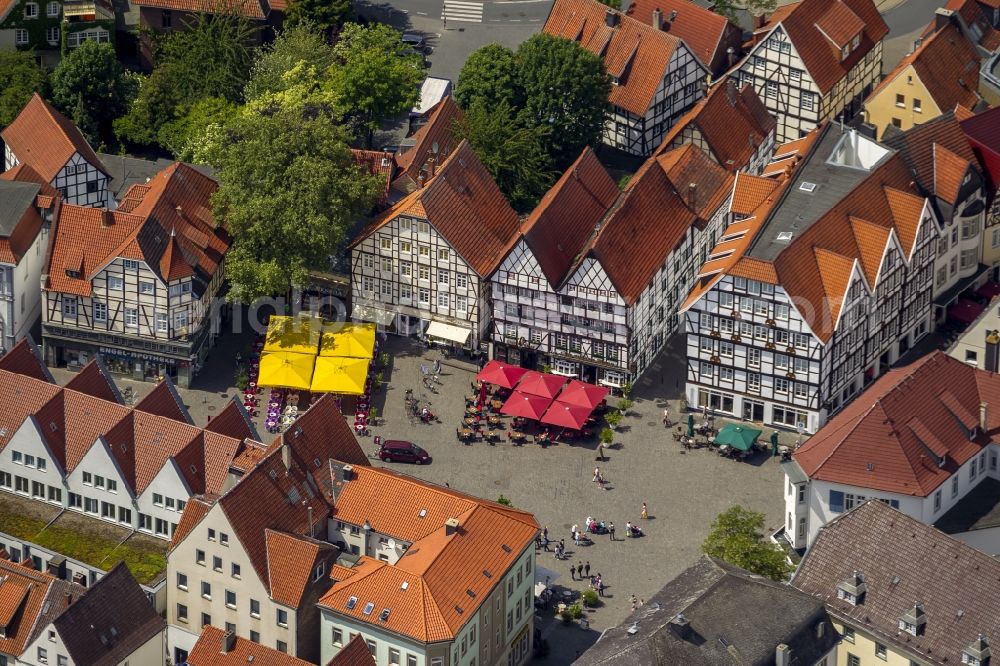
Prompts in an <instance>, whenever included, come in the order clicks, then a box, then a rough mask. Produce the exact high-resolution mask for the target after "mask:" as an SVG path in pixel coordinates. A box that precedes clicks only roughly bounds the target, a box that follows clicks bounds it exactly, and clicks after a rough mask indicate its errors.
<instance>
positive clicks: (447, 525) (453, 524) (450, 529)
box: [444, 518, 459, 536]
mask: <svg viewBox="0 0 1000 666" xmlns="http://www.w3.org/2000/svg"><path fill="white" fill-rule="evenodd" d="M458 526H459V523H458V518H449V519H448V520H446V521H444V535H445V536H451V535H452V534H455V533H456V532H458Z"/></svg>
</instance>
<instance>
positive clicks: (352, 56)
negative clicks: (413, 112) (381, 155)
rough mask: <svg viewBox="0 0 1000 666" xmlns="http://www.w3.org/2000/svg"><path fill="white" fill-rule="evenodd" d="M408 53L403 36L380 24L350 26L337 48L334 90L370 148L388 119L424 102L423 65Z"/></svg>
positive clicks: (332, 78) (332, 71) (332, 79)
mask: <svg viewBox="0 0 1000 666" xmlns="http://www.w3.org/2000/svg"><path fill="white" fill-rule="evenodd" d="M406 48H407V47H406V45H405V44H403V41H402V39H401V35H400V34H399V33H398V32H396V31H395V30H394V29H393V28H392V27H390V26H387V25H382V24H380V23H376V24H372V25H369V26H360V25H357V24H356V23H348V24H346V25H345V26H344V29H343V30H342V31H341V33H340V38H339V40H338V41H337V44H336V45H335V46H334V47H333V51H334V55H335V56H336V59H337V64H336V65H335V66H333V67H331V68H330V69H329V70H328V72H327V78H328V86H329V90H330V92H331V93H333V95H334V97H335V98H336V101H337V105H338V106H339V108H340V109H341V110H342V111H343V113H344V114H345V116H346V117H347V118H348V119H349V120H350V121H352V122H353V123H354V124H355V125H356V126H357V127H358V128H359V130H360V131H362V132H364V134H365V143H366V145H368V146H369V147H370V146H371V144H372V139H373V137H374V135H375V130H377V129H378V128H379V126H380V125H381V124H382V121H383V120H385V119H387V118H392V117H393V116H396V115H398V114H400V113H402V112H403V111H406V110H407V109H409V108H412V107H413V105H414V104H416V102H417V100H418V99H419V98H420V83H421V82H422V81H423V80H424V71H423V66H422V64H421V62H420V56H419V55H415V54H408V53H406Z"/></svg>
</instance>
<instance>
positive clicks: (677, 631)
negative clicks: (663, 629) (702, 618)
mask: <svg viewBox="0 0 1000 666" xmlns="http://www.w3.org/2000/svg"><path fill="white" fill-rule="evenodd" d="M669 626H670V631H672V632H674V635H675V636H677V638H680V639H681V640H684V639H686V638H687V637H688V636H690V635H691V623H690V622H689V621H688V619H687V618H686V617H684V614H683V613H678V614H677V615H676V616H674V617H673V618H672V619H671V620H670V622H669Z"/></svg>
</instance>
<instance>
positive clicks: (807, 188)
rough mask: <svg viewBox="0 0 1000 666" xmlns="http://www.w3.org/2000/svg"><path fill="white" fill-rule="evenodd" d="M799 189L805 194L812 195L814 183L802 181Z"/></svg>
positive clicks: (814, 189)
mask: <svg viewBox="0 0 1000 666" xmlns="http://www.w3.org/2000/svg"><path fill="white" fill-rule="evenodd" d="M799 189H800V190H802V191H803V192H806V193H807V194H812V193H813V192H815V191H816V183H810V182H809V181H808V180H804V181H802V182H801V183H799Z"/></svg>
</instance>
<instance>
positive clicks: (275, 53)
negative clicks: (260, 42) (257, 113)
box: [243, 21, 335, 100]
mask: <svg viewBox="0 0 1000 666" xmlns="http://www.w3.org/2000/svg"><path fill="white" fill-rule="evenodd" d="M334 61H335V58H334V55H333V47H331V46H330V44H329V43H327V41H326V38H325V37H324V36H323V34H322V33H321V32H320V31H319V30H318V29H317V27H316V25H315V24H313V23H310V22H309V21H300V22H298V23H296V24H295V25H292V26H288V27H286V28H285V29H284V30H282V31H281V32H280V33H278V36H277V38H275V40H274V41H273V42H272V43H271V44H269V45H267V46H265V47H263V48H262V49H261V51H260V53H259V55H258V56H257V60H256V61H254V64H253V69H252V70H251V72H250V81H249V82H248V83H247V86H246V90H245V91H244V93H243V96H244V97H245V98H246V99H248V100H250V99H254V98H256V97H260V96H261V95H263V94H265V93H273V92H279V91H281V90H284V89H285V86H286V85H287V84H286V83H285V81H284V76H285V74H287V73H288V72H289V71H291V70H292V68H294V67H295V66H296V65H298V64H299V63H306V64H307V65H310V66H312V67H314V68H315V70H316V72H317V73H318V74H319V75H320V76H323V75H325V74H326V70H327V69H328V68H329V67H330V65H332V64H333V63H334Z"/></svg>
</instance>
